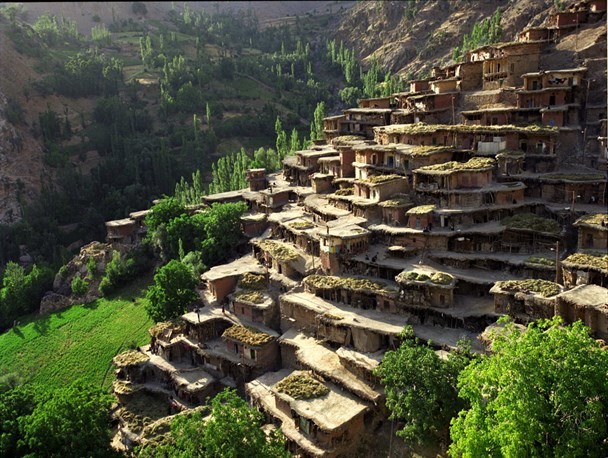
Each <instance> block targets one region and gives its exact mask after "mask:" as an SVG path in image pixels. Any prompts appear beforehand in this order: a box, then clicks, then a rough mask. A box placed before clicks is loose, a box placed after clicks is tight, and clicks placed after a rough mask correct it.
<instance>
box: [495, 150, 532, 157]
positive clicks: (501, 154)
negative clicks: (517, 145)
mask: <svg viewBox="0 0 608 458" xmlns="http://www.w3.org/2000/svg"><path fill="white" fill-rule="evenodd" d="M525 155H526V153H524V152H523V151H522V150H520V149H503V150H500V151H499V152H498V153H496V157H505V156H508V157H524V156H525Z"/></svg>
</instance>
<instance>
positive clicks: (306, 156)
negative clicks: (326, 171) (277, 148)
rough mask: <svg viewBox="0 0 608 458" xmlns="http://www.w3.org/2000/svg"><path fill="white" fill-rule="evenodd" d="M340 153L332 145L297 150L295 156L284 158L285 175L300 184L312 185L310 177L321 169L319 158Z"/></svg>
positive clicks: (289, 179)
mask: <svg viewBox="0 0 608 458" xmlns="http://www.w3.org/2000/svg"><path fill="white" fill-rule="evenodd" d="M337 154H338V151H336V150H335V149H334V148H333V147H332V146H329V145H313V146H312V147H311V148H310V149H307V150H302V151H296V154H295V156H288V157H286V158H285V159H284V160H283V175H284V176H285V178H286V179H287V180H288V181H291V182H294V183H295V184H296V185H298V186H310V177H311V175H312V174H313V173H315V172H318V171H319V159H320V158H322V157H327V156H335V155H337Z"/></svg>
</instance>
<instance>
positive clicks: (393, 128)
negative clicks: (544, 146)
mask: <svg viewBox="0 0 608 458" xmlns="http://www.w3.org/2000/svg"><path fill="white" fill-rule="evenodd" d="M380 129H381V130H384V131H386V132H389V133H399V134H406V135H415V134H432V133H434V132H438V131H448V132H462V133H478V132H479V133H484V132H496V133H498V132H520V133H539V134H557V133H558V132H559V129H558V128H557V127H544V126H538V125H528V126H515V125H513V124H505V125H496V126H481V125H476V124H469V125H467V124H456V125H450V124H425V123H422V122H420V123H416V124H394V125H389V126H383V127H381V128H380Z"/></svg>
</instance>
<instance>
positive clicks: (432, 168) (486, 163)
mask: <svg viewBox="0 0 608 458" xmlns="http://www.w3.org/2000/svg"><path fill="white" fill-rule="evenodd" d="M495 164H496V160H495V159H493V158H491V157H474V158H472V159H469V160H468V161H467V162H456V161H450V162H443V163H441V164H433V165H426V166H424V167H420V168H419V169H416V172H456V171H458V170H477V169H486V168H488V167H494V165H495Z"/></svg>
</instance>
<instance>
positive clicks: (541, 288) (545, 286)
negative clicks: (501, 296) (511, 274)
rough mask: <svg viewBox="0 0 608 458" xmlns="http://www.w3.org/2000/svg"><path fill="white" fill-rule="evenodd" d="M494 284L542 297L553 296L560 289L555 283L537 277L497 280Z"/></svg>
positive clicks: (508, 289)
mask: <svg viewBox="0 0 608 458" xmlns="http://www.w3.org/2000/svg"><path fill="white" fill-rule="evenodd" d="M496 284H497V285H498V287H499V288H501V289H503V290H505V291H512V292H520V293H528V294H538V295H540V296H542V297H551V296H555V295H556V294H559V293H560V292H561V291H562V290H561V287H560V286H559V285H558V284H557V283H554V282H552V281H548V280H539V279H528V280H507V281H499V282H497V283H496Z"/></svg>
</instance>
